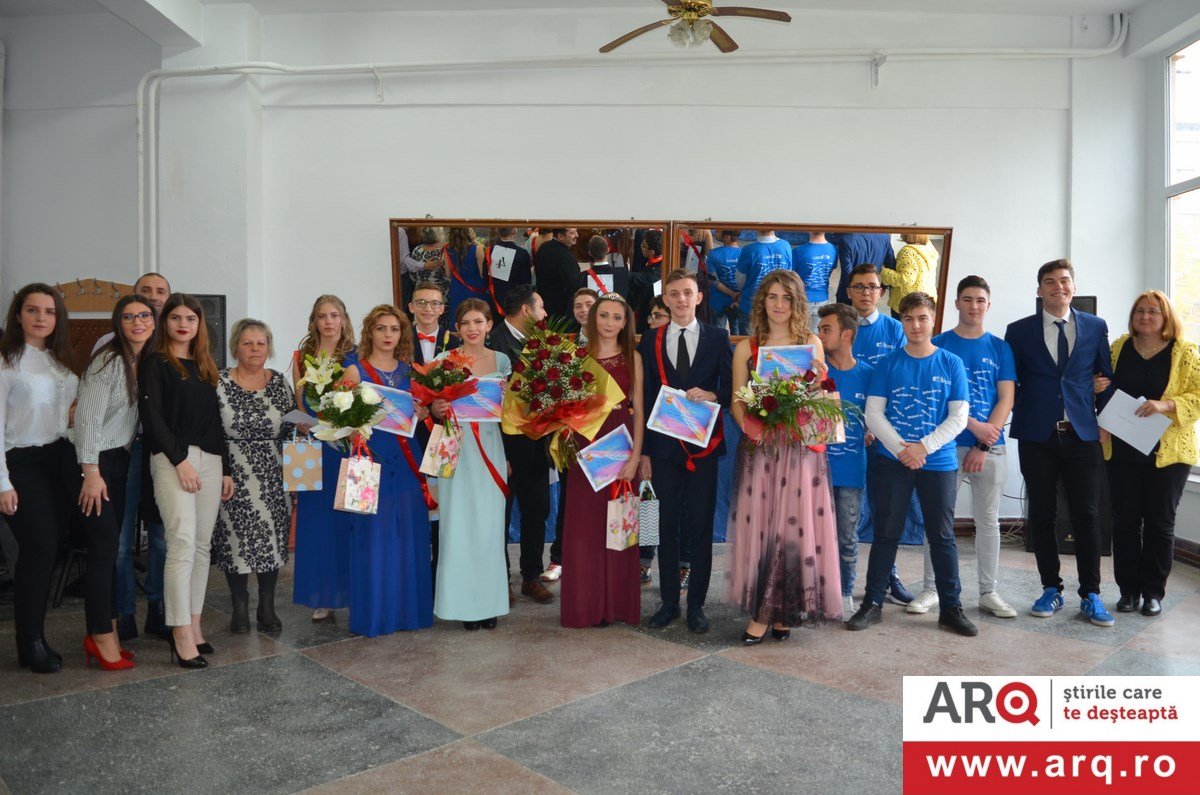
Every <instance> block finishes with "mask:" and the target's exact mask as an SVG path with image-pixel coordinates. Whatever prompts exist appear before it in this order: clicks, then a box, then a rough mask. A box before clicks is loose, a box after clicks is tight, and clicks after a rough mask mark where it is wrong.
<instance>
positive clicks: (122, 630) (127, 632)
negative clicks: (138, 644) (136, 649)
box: [117, 616, 138, 640]
mask: <svg viewBox="0 0 1200 795" xmlns="http://www.w3.org/2000/svg"><path fill="white" fill-rule="evenodd" d="M137 636H138V628H137V618H136V617H135V616H117V638H118V639H119V640H133V639H134V638H136V637H137Z"/></svg>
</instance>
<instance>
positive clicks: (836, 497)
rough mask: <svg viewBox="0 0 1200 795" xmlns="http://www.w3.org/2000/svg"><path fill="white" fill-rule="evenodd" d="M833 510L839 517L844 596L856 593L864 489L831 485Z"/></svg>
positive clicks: (839, 544)
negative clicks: (860, 507) (859, 519)
mask: <svg viewBox="0 0 1200 795" xmlns="http://www.w3.org/2000/svg"><path fill="white" fill-rule="evenodd" d="M829 490H830V491H832V492H833V511H834V515H835V516H836V517H837V535H838V554H839V555H840V556H841V565H842V596H851V595H853V594H854V577H855V567H856V566H857V565H858V507H859V506H860V505H861V504H862V489H860V488H856V487H854V486H834V485H832V484H831V485H830V487H829Z"/></svg>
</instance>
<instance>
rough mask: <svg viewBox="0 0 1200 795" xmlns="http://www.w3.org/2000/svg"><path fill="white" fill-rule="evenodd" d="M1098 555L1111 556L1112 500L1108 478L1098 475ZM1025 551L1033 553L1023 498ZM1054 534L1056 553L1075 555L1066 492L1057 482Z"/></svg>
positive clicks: (1026, 504) (1059, 482)
mask: <svg viewBox="0 0 1200 795" xmlns="http://www.w3.org/2000/svg"><path fill="white" fill-rule="evenodd" d="M1099 490H1100V554H1101V555H1111V554H1112V500H1111V499H1110V498H1109V494H1108V477H1107V476H1106V475H1105V474H1104V473H1103V472H1101V473H1100V489H1099ZM1023 532H1024V536H1025V551H1026V552H1032V551H1033V535H1032V534H1031V533H1030V532H1029V497H1028V496H1026V498H1025V527H1024V529H1023ZM1054 533H1055V534H1056V535H1057V536H1058V551H1059V554H1062V555H1074V554H1075V536H1074V535H1073V534H1072V532H1071V509H1070V507H1069V506H1068V505H1067V490H1066V488H1065V487H1064V486H1063V484H1062V481H1061V480H1060V481H1058V508H1057V510H1056V511H1055V513H1054Z"/></svg>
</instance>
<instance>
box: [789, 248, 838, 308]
mask: <svg viewBox="0 0 1200 795" xmlns="http://www.w3.org/2000/svg"><path fill="white" fill-rule="evenodd" d="M837 261H838V254H837V246H835V245H833V244H832V243H829V242H827V241H826V240H825V233H824V232H812V233H810V234H809V237H808V242H807V243H801V244H800V245H798V246H796V247H795V248H794V249H792V270H794V271H796V275H798V276H799V277H800V280H801V281H802V282H804V292H805V294H806V295H807V296H808V305H809V306H810V307H821V306H824V305H825V304H827V303H829V300H830V299H829V274H831V273H833V269H834V268H836V267H837ZM812 314H813V323H814V325H813V328H814V329H815V328H816V322H817V321H818V320H819V315H818V313H817V311H815V310H814V311H813V313H812Z"/></svg>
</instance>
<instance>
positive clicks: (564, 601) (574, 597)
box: [560, 354, 642, 627]
mask: <svg viewBox="0 0 1200 795" xmlns="http://www.w3.org/2000/svg"><path fill="white" fill-rule="evenodd" d="M599 363H600V366H601V367H603V368H604V369H605V370H606V371H608V374H609V375H611V376H612V377H613V380H615V381H616V382H617V384H618V385H619V386H620V387H621V391H623V392H624V393H625V394H626V395H628V394H629V389H630V378H629V369H628V365H627V364H626V361H625V357H624V356H623V355H621V354H618V355H616V356H613V357H612V358H610V359H600V360H599ZM618 425H624V426H625V427H626V428H628V429H629V433H630V435H631V436H632V435H633V412H632V407H631V405H630V403H629V399H628V398H626V399H625V400H623V401H621V403H620V404H619V405H617V406H616V407H615V408H614V409H613V410H612V413H610V414H609V415H608V419H606V420H605V421H604V425H603V426H602V427H601V428H600V431H599V432H598V433H597V434H596V438H597V439H599V438H600V437H601V436H603V435H604V434H606V433H608V432H609V431H611V430H613V429H614V428H616V427H617V426H618ZM575 442H576V444H578V445H579V447H580V449H582V448H583V447H585V446H587V444H588V440H587V439H584V438H583V437H581V436H576V437H575ZM608 499H609V487H608V486H605V487H604V488H602V489H600V491H592V486H591V484H590V483H588V479H587V476H586V475H584V474H583V471H582V470H580V468H579V464H578V463H572V464H571V470H570V474H569V475H568V476H567V502H566V520H565V521H564V530H563V562H562V566H563V577H562V587H561V590H560V599H561V605H562V619H561V620H562V625H563V626H564V627H594V626H597V625H600V624H601V623H604V622H607V623H609V624H612V623H614V622H616V621H624V622H625V623H626V624H630V625H633V624H637V623H638V622H639V621H640V620H641V617H642V584H641V579H640V576H641V571H640V569H639V568H638V555H639V552H638V549H639V548H638V547H637V546H636V545H635V546H632V547H630V548H629V549H626V550H624V551H622V552H614V551H613V550H610V549H608V548H607V547H605V524H606V518H607V514H608Z"/></svg>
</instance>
